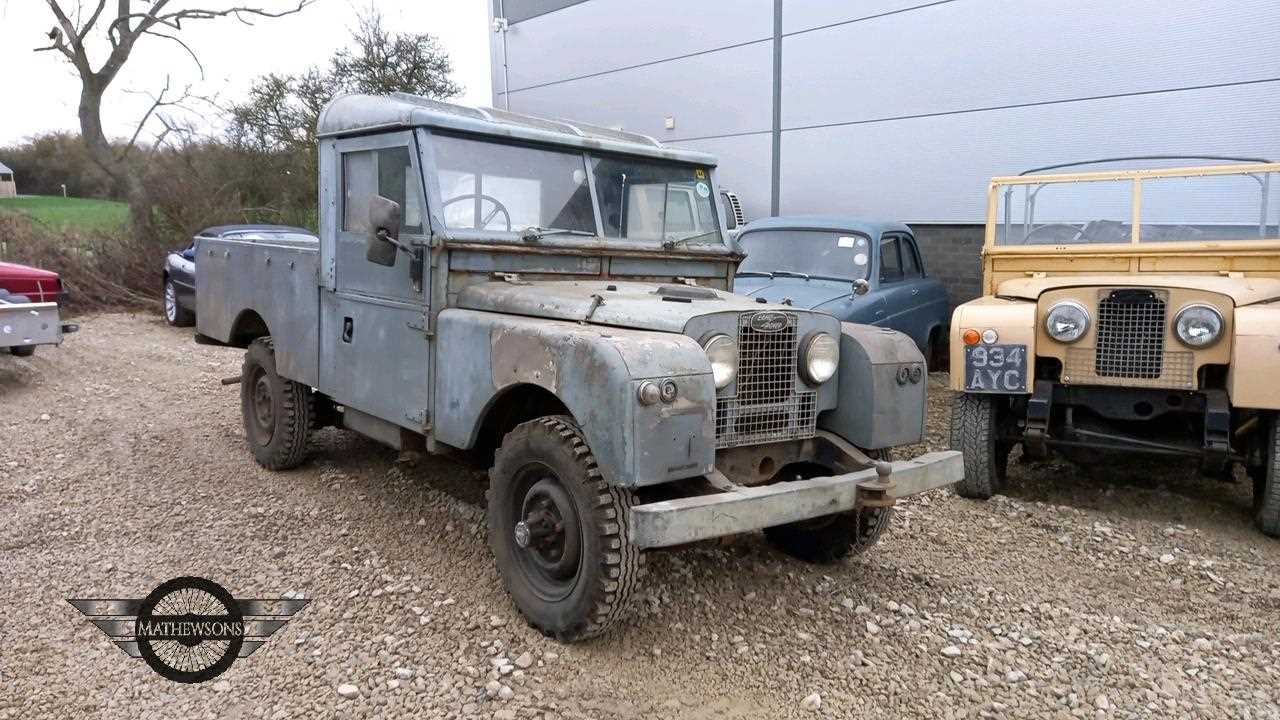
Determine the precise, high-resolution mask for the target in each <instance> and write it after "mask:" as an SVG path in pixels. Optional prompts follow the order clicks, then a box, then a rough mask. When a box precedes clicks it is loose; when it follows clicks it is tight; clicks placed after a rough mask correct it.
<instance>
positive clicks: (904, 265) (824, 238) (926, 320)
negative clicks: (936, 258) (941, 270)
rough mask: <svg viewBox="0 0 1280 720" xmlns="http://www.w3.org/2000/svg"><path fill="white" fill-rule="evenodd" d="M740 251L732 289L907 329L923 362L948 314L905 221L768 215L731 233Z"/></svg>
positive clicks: (941, 340) (939, 342) (943, 333)
mask: <svg viewBox="0 0 1280 720" xmlns="http://www.w3.org/2000/svg"><path fill="white" fill-rule="evenodd" d="M738 242H739V243H740V244H741V245H742V249H743V250H744V251H745V252H746V253H747V259H746V260H744V261H743V262H742V265H741V266H740V267H739V268H738V274H737V280H736V281H735V282H734V292H737V293H739V294H742V295H752V296H755V297H761V298H765V299H766V300H768V301H769V302H790V303H791V304H793V305H795V306H796V307H803V308H810V309H813V310H821V311H823V312H827V313H830V314H832V315H835V316H836V317H837V318H839V319H841V320H843V321H845V322H854V323H863V324H866V325H879V326H881V327H888V328H893V329H894V330H898V331H901V332H903V333H906V334H907V335H909V336H911V339H912V340H914V341H915V342H916V345H918V346H919V347H920V351H921V352H922V353H924V356H925V358H926V359H928V360H929V364H930V366H934V367H937V363H936V362H934V361H935V359H936V357H937V356H936V354H935V353H937V352H942V351H944V350H945V348H946V345H947V329H948V327H949V326H950V322H951V317H950V316H951V313H950V308H949V305H948V302H947V293H946V290H945V289H944V288H943V287H942V284H941V283H939V282H938V281H937V280H934V279H933V278H931V277H929V275H928V273H926V272H925V267H924V262H923V259H922V258H921V257H920V250H919V248H917V247H916V240H915V236H914V235H912V234H911V229H910V228H908V227H907V226H906V225H902V224H899V223H871V222H862V221H859V220H852V219H849V218H838V217H774V218H766V219H762V220H756V221H754V222H751V223H750V224H748V225H747V226H746V227H744V228H743V229H742V232H741V233H740V234H739V235H738Z"/></svg>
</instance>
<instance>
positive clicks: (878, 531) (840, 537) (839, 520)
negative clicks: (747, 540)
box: [764, 507, 893, 565]
mask: <svg viewBox="0 0 1280 720" xmlns="http://www.w3.org/2000/svg"><path fill="white" fill-rule="evenodd" d="M892 519H893V508H891V507H887V508H860V509H858V510H850V511H849V512H842V513H838V514H836V515H829V516H827V517H821V518H815V519H813V520H804V521H801V522H796V523H788V524H786V525H778V526H777V527H771V528H765V529H764V536H765V537H766V538H767V539H768V540H769V542H770V543H771V544H772V545H773V546H774V547H776V548H778V550H780V551H782V552H784V553H786V554H787V555H790V556H791V557H793V558H796V559H799V560H803V561H805V562H810V563H815V564H819V565H830V564H832V563H837V562H840V561H841V560H843V559H845V558H847V557H849V556H850V555H860V554H862V553H864V552H866V551H867V550H869V549H870V548H871V547H872V546H873V545H875V544H876V543H877V542H879V541H880V536H881V535H883V534H884V531H885V530H887V529H888V527H889V522H890V521H891V520H892Z"/></svg>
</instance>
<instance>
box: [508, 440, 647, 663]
mask: <svg viewBox="0 0 1280 720" xmlns="http://www.w3.org/2000/svg"><path fill="white" fill-rule="evenodd" d="M631 504H632V497H631V493H630V492H629V491H627V490H626V489H624V488H619V487H613V486H610V485H609V484H608V483H607V482H605V480H604V477H603V476H602V475H601V474H600V470H599V468H598V467H597V466H596V461H595V458H594V457H593V456H592V454H591V451H590V449H588V447H587V443H586V441H585V440H584V439H583V437H582V431H581V430H580V429H579V428H578V426H577V425H576V424H575V423H574V422H573V421H572V420H571V419H570V418H567V417H562V416H556V417H545V418H540V419H537V420H531V421H529V422H526V423H524V424H522V425H519V426H517V427H516V428H515V429H514V430H512V431H511V432H510V433H508V434H507V436H506V437H505V438H503V440H502V446H501V447H500V448H498V451H497V453H496V455H495V457H494V464H493V469H492V470H490V471H489V495H488V510H487V512H486V514H487V516H488V523H489V546H490V548H491V549H492V550H493V556H494V560H495V562H496V564H497V566H498V572H499V574H501V576H502V581H503V584H504V585H506V588H507V592H508V593H509V594H510V595H511V599H512V600H513V601H514V602H515V604H516V607H518V608H519V609H520V612H521V613H522V614H523V615H524V616H525V619H527V620H528V621H529V624H530V625H532V626H533V627H535V628H537V629H538V630H540V631H542V632H543V633H544V634H546V635H549V636H551V637H554V638H556V639H557V640H561V641H564V642H572V641H575V640H583V639H586V638H589V637H593V636H596V635H599V634H600V633H603V632H604V631H605V630H607V629H609V628H610V627H611V626H612V625H613V624H614V623H615V622H616V621H617V620H618V618H619V617H620V616H621V615H622V614H623V612H624V610H625V608H626V606H627V603H628V600H629V598H630V596H631V595H632V593H634V592H635V590H636V588H637V587H638V586H639V584H640V576H641V572H642V568H643V561H644V555H643V553H642V552H641V550H640V549H639V548H637V547H636V546H634V545H632V544H631V542H630V540H629V538H628V537H627V533H628V526H627V513H628V512H629V511H630V509H631Z"/></svg>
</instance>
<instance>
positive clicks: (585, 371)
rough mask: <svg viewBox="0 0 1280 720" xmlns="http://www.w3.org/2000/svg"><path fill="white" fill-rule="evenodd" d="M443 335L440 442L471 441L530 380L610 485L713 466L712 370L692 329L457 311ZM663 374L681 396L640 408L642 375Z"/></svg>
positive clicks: (445, 317)
mask: <svg viewBox="0 0 1280 720" xmlns="http://www.w3.org/2000/svg"><path fill="white" fill-rule="evenodd" d="M436 342H437V347H438V353H439V354H438V356H437V357H438V360H439V363H438V365H437V373H438V376H437V386H436V387H437V390H438V392H437V395H436V397H435V402H434V407H435V420H434V428H433V430H434V434H435V435H434V437H435V440H437V441H438V442H441V443H444V444H446V445H451V446H454V447H458V448H462V449H467V448H470V447H472V446H473V445H474V444H475V442H476V440H477V435H478V432H479V429H480V424H481V422H482V421H483V419H484V415H485V413H486V412H487V411H488V410H489V409H490V408H492V407H493V406H494V405H495V403H496V402H498V400H499V399H500V398H501V396H502V395H503V394H504V393H505V392H508V391H510V390H512V389H514V388H517V387H520V386H524V385H532V386H536V387H540V388H543V389H544V390H547V391H548V392H550V393H552V394H553V395H555V396H556V397H557V398H558V399H559V400H560V401H561V402H562V403H563V404H564V405H565V407H566V408H568V410H569V412H570V413H571V414H572V415H573V418H574V420H575V421H576V422H577V423H578V424H579V425H580V426H581V427H582V431H583V434H584V435H585V436H586V440H587V445H588V446H589V447H590V448H591V451H592V453H593V454H594V455H595V457H596V461H597V463H598V464H599V466H600V470H601V472H602V473H603V474H604V477H605V479H606V480H608V481H609V482H611V483H615V484H619V485H624V486H630V487H634V486H637V485H647V484H653V483H662V482H669V481H672V480H677V479H682V478H688V477H695V476H698V475H702V474H705V473H707V472H710V470H711V468H712V467H714V464H715V450H714V447H713V446H712V444H711V442H710V439H711V437H712V430H711V427H710V422H711V417H712V413H713V412H714V410H713V392H714V391H713V389H712V388H713V385H712V380H711V368H710V364H709V363H708V361H707V359H706V354H705V353H704V352H703V351H702V348H701V346H699V345H698V344H697V342H696V341H694V340H693V339H691V338H689V337H687V336H684V335H679V334H675V333H660V332H647V331H642V330H629V329H621V328H613V327H603V326H598V325H586V324H580V323H576V322H564V321H557V320H548V319H542V318H532V317H518V316H513V315H503V314H498V313H492V312H477V311H470V310H459V309H450V310H445V311H444V312H441V313H440V315H439V322H438V331H437V337H436ZM664 378H671V379H673V380H674V381H675V382H676V383H677V385H678V386H679V395H678V396H679V398H680V400H678V401H677V402H675V403H672V404H670V405H661V406H651V407H649V408H644V409H642V408H641V406H640V404H639V402H638V400H637V399H636V398H637V395H636V388H637V383H638V381H640V380H644V379H659V380H661V379H664Z"/></svg>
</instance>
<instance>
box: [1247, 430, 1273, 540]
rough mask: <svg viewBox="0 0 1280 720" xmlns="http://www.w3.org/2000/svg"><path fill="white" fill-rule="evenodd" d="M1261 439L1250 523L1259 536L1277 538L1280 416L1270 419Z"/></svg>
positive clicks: (1254, 477)
mask: <svg viewBox="0 0 1280 720" xmlns="http://www.w3.org/2000/svg"><path fill="white" fill-rule="evenodd" d="M1266 425H1267V426H1266V429H1265V431H1264V435H1263V447H1262V465H1260V466H1256V467H1252V468H1250V469H1249V474H1250V476H1251V477H1252V478H1253V523H1254V525H1256V526H1257V527H1258V529H1259V530H1261V531H1262V534H1264V535H1269V536H1271V537H1280V416H1272V417H1271V418H1270V419H1269V422H1267V424H1266Z"/></svg>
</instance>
